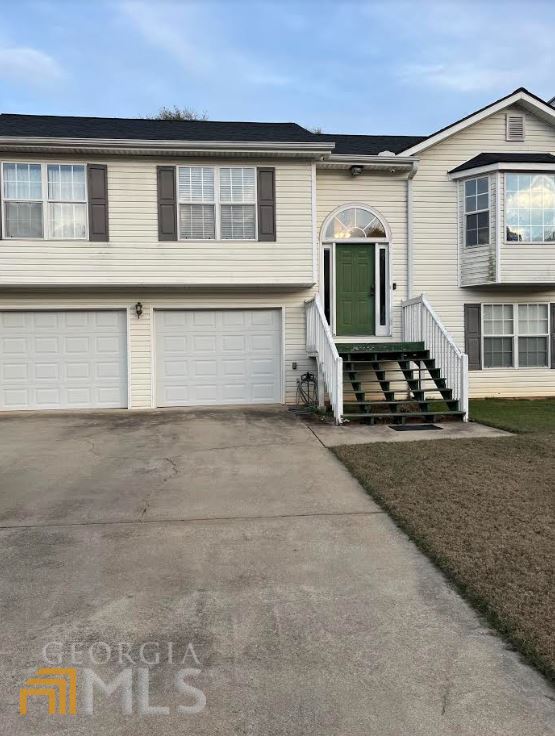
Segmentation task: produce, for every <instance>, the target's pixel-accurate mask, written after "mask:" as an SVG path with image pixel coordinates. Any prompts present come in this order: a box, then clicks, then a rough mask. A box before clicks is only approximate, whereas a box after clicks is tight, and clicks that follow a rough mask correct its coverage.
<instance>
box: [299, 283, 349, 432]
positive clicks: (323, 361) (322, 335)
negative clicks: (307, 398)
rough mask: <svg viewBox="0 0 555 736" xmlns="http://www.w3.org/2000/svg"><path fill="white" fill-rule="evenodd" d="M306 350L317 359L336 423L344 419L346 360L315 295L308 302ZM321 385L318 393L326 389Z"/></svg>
mask: <svg viewBox="0 0 555 736" xmlns="http://www.w3.org/2000/svg"><path fill="white" fill-rule="evenodd" d="M305 314H306V350H307V352H308V354H309V355H311V356H313V357H315V358H316V361H317V363H318V375H319V376H321V377H323V379H324V384H325V388H326V390H327V392H328V396H329V398H330V402H331V406H332V409H333V416H334V417H335V422H336V424H341V423H342V421H343V419H342V417H343V359H342V358H341V357H340V355H339V353H338V352H337V348H336V347H335V342H334V340H333V335H332V334H331V330H330V327H329V325H328V322H327V320H326V316H325V314H324V310H323V308H322V305H321V303H320V299H319V298H318V297H317V296H316V297H314V298H313V299H308V300H307V301H306V302H305ZM323 388H324V387H323V386H320V385H319V386H318V390H319V391H320V390H323Z"/></svg>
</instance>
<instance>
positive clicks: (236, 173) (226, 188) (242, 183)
mask: <svg viewBox="0 0 555 736" xmlns="http://www.w3.org/2000/svg"><path fill="white" fill-rule="evenodd" d="M254 189H255V170H254V168H244V169H241V168H223V169H220V201H221V202H253V203H254Z"/></svg>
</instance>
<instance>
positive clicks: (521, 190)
mask: <svg viewBox="0 0 555 736" xmlns="http://www.w3.org/2000/svg"><path fill="white" fill-rule="evenodd" d="M505 228H506V238H507V241H508V242H521V243H552V242H554V241H555V175H554V174H506V176H505Z"/></svg>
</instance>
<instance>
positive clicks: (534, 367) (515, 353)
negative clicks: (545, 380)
mask: <svg viewBox="0 0 555 736" xmlns="http://www.w3.org/2000/svg"><path fill="white" fill-rule="evenodd" d="M491 306H493V307H498V306H505V307H512V308H513V334H512V335H486V334H485V330H484V324H485V317H484V315H485V309H484V307H491ZM528 306H543V307H546V308H547V332H546V333H545V332H542V333H534V334H526V335H521V334H520V332H519V328H518V318H519V314H518V310H519V308H520V307H528ZM480 311H481V332H482V345H481V349H482V370H484V371H514V370H520V371H543V370H549V367H550V365H551V339H550V336H551V310H550V308H549V303H548V302H486V303H484V304H482V309H481V310H480ZM488 337H510V338H511V339H512V341H513V365H511V366H505V367H503V366H486V365H485V351H484V347H485V340H486V338H488ZM519 337H545V338H546V340H547V356H546V357H547V360H546V365H531V366H521V365H519V355H518V338H519Z"/></svg>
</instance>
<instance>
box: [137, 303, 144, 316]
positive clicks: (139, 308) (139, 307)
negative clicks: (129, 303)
mask: <svg viewBox="0 0 555 736" xmlns="http://www.w3.org/2000/svg"><path fill="white" fill-rule="evenodd" d="M142 313H143V305H142V304H141V302H137V303H136V304H135V314H136V315H137V319H140V317H141V314H142Z"/></svg>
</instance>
